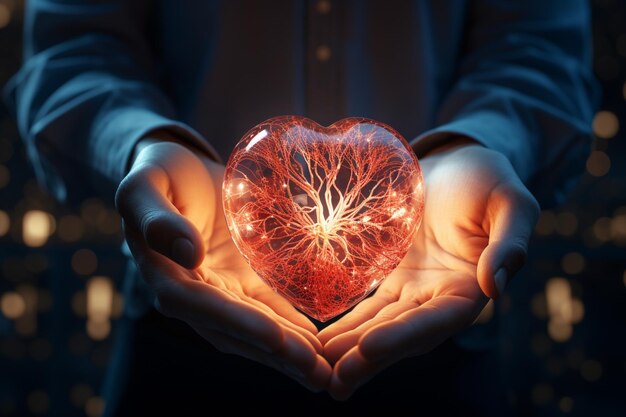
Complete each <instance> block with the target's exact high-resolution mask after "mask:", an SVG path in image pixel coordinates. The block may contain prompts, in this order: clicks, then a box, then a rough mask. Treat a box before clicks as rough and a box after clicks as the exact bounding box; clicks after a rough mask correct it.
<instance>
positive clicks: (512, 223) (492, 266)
mask: <svg viewBox="0 0 626 417" xmlns="http://www.w3.org/2000/svg"><path fill="white" fill-rule="evenodd" d="M487 204H488V207H487V210H486V213H487V219H486V220H487V221H488V225H489V230H488V232H489V244H488V245H487V247H486V248H485V250H484V251H483V253H482V254H481V255H480V258H479V260H478V268H477V276H478V284H479V285H480V288H481V289H482V291H483V292H484V293H485V295H486V296H487V297H490V298H497V297H499V296H500V295H502V293H503V292H504V289H505V287H506V285H507V284H508V282H509V281H510V280H511V278H512V277H513V275H515V274H516V273H517V271H519V269H520V268H521V267H522V266H523V265H524V262H525V261H526V253H527V247H528V241H529V239H530V237H531V235H532V232H533V229H534V227H535V223H536V222H537V217H538V216H539V205H538V204H537V201H536V200H535V199H534V197H533V196H532V195H531V194H530V192H529V191H528V190H527V189H526V188H525V187H524V186H523V185H522V184H521V182H520V183H519V184H514V185H507V186H501V187H498V188H496V189H494V191H493V192H492V194H491V196H490V198H489V201H488V203H487Z"/></svg>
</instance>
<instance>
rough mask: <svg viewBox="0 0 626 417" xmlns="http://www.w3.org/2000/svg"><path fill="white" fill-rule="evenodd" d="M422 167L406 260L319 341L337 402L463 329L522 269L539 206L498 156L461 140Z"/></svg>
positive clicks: (320, 335)
mask: <svg viewBox="0 0 626 417" xmlns="http://www.w3.org/2000/svg"><path fill="white" fill-rule="evenodd" d="M421 166H422V169H423V172H424V178H425V186H426V199H425V210H424V218H423V221H422V225H421V227H420V229H419V231H418V233H417V234H416V237H415V240H414V242H413V245H412V247H411V248H410V250H409V252H408V253H407V255H406V257H405V258H404V259H403V261H402V262H401V263H400V265H399V266H398V268H397V269H396V270H395V271H394V272H393V273H391V274H390V275H389V276H388V277H387V278H386V279H385V280H384V281H383V283H382V284H381V286H380V287H379V288H378V290H377V291H376V292H375V294H374V295H372V296H371V297H369V298H367V299H365V300H364V301H362V302H361V303H360V304H358V305H357V306H356V307H355V308H354V309H353V310H352V311H351V312H350V313H348V314H347V315H346V316H344V317H343V318H341V319H340V320H339V321H337V322H336V323H334V324H332V325H331V326H329V327H328V328H326V329H324V330H323V331H322V332H320V334H319V335H318V337H319V339H320V341H321V342H322V343H324V356H325V357H326V358H327V359H328V360H329V362H330V363H333V364H334V369H333V375H332V378H331V382H330V387H329V390H330V393H331V395H333V396H334V397H336V398H338V399H346V398H348V397H349V396H350V395H352V393H353V392H354V391H355V390H356V389H357V388H358V387H359V386H361V385H362V384H364V383H365V382H367V381H368V380H369V379H371V378H372V377H373V376H374V375H376V374H377V373H378V372H380V371H381V370H383V369H385V368H387V367H389V366H390V365H391V364H393V363H395V362H397V361H399V360H401V359H403V358H406V357H409V356H415V355H420V354H423V353H426V352H428V351H430V350H432V349H433V348H434V347H436V346H437V345H439V344H440V343H442V342H443V341H444V340H446V339H447V338H449V337H450V336H452V335H454V334H455V333H457V332H459V331H461V330H463V329H464V328H466V327H468V326H469V325H471V324H472V323H473V321H474V320H475V318H476V317H477V316H478V314H479V313H480V311H481V310H482V308H483V307H484V306H485V304H486V302H487V300H488V298H487V297H491V298H496V297H497V296H498V295H500V294H502V291H503V290H504V287H505V286H506V284H507V282H508V280H509V279H510V278H511V277H512V276H513V275H514V274H515V273H516V272H517V270H518V269H519V268H520V267H521V266H522V264H523V262H524V259H525V255H526V246H527V242H528V239H529V238H530V236H531V233H532V230H533V227H534V225H535V222H536V220H537V216H538V212H539V208H538V204H537V202H536V201H535V199H534V198H533V196H532V195H531V194H530V192H529V191H528V190H527V189H526V188H525V187H524V185H523V184H522V182H521V181H520V179H519V178H518V176H517V174H516V173H515V172H514V170H513V168H512V166H511V164H510V163H509V161H508V160H507V159H506V158H505V157H504V156H503V155H501V154H499V153H497V152H495V151H492V150H489V149H486V148H484V147H482V146H480V145H477V144H467V143H463V144H461V145H460V146H458V144H457V146H452V147H449V148H446V149H444V150H442V151H439V152H437V153H434V154H432V155H428V156H427V157H425V158H424V159H423V160H422V161H421ZM481 289H482V291H481ZM485 295H486V296H487V297H486V296H485Z"/></svg>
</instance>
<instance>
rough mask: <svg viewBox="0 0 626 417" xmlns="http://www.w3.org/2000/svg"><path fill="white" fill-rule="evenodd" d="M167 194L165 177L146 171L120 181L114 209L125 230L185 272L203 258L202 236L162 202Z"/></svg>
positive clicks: (152, 169) (162, 173) (168, 203)
mask: <svg viewBox="0 0 626 417" xmlns="http://www.w3.org/2000/svg"><path fill="white" fill-rule="evenodd" d="M169 192H170V179H169V177H168V175H167V173H166V172H165V171H163V170H162V169H160V168H156V167H147V168H143V169H140V170H137V171H135V172H131V174H129V175H128V176H127V177H126V178H124V180H123V181H122V182H121V184H120V186H119V187H118V190H117V193H116V195H115V205H116V207H117V210H118V211H119V213H120V215H121V216H122V218H123V219H124V222H125V225H126V227H128V228H130V229H132V230H134V231H135V232H137V233H139V234H140V235H141V236H143V238H144V239H145V241H146V243H147V244H148V246H149V247H150V248H151V249H152V250H155V251H156V252H159V253H160V254H162V255H164V256H166V257H168V258H170V259H171V260H173V261H175V262H177V263H178V264H180V265H182V266H184V267H185V268H190V269H191V268H196V267H197V266H198V265H200V263H202V260H203V258H204V243H203V239H202V236H201V235H200V232H199V231H198V229H197V228H196V227H195V226H194V225H193V223H191V221H189V220H188V219H187V218H186V217H184V216H183V215H181V214H180V212H179V211H178V209H177V208H176V207H175V206H174V205H173V204H172V202H171V201H170V200H169V199H168V198H166V196H167V195H168V194H169Z"/></svg>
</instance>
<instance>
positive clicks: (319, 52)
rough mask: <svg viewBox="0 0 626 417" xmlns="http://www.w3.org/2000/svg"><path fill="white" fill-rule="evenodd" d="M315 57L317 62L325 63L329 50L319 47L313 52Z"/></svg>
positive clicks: (326, 47) (325, 47)
mask: <svg viewBox="0 0 626 417" xmlns="http://www.w3.org/2000/svg"><path fill="white" fill-rule="evenodd" d="M315 57H316V58H317V60H318V61H321V62H326V61H328V60H329V59H330V48H329V47H328V46H326V45H320V46H318V47H317V49H316V50H315Z"/></svg>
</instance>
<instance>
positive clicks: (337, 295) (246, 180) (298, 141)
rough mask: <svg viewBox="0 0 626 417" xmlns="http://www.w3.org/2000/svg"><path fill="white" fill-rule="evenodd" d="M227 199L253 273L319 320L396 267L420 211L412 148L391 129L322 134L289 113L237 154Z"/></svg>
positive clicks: (357, 125) (349, 125)
mask: <svg viewBox="0 0 626 417" xmlns="http://www.w3.org/2000/svg"><path fill="white" fill-rule="evenodd" d="M223 197H224V212H225V214H226V219H227V222H228V226H229V229H230V232H231V234H232V236H233V239H234V241H235V243H236V245H237V247H238V248H239V250H240V251H241V253H242V254H243V255H244V256H245V257H246V259H247V260H248V261H249V262H250V265H251V266H252V268H253V269H254V270H255V271H256V272H257V273H258V274H259V276H260V277H261V278H262V279H263V280H265V281H266V282H267V283H268V284H269V285H270V286H271V287H272V288H274V289H275V290H276V291H278V292H279V293H280V294H282V295H283V296H284V297H286V298H287V299H288V300H289V301H290V302H291V303H292V304H293V305H295V306H296V307H298V308H299V309H300V310H302V311H303V312H305V313H306V314H308V315H310V316H312V317H314V318H316V319H318V320H321V321H326V320H328V319H330V318H332V317H334V316H336V315H338V314H340V313H341V312H343V311H345V310H346V309H348V308H350V307H352V306H353V305H355V304H356V303H358V302H359V301H360V300H362V299H363V298H364V297H365V296H366V295H367V294H369V293H370V292H371V291H373V290H374V289H375V288H376V287H377V286H378V285H379V284H380V283H381V281H382V280H383V279H384V278H385V277H386V276H387V275H388V274H389V273H390V272H391V271H393V270H394V268H395V267H396V266H397V265H398V264H399V263H400V261H401V260H402V258H403V257H404V255H405V254H406V252H407V250H408V248H409V246H410V245H411V242H412V237H413V235H414V233H415V231H416V230H417V228H418V227H419V224H420V222H421V219H422V214H423V209H424V191H423V178H422V173H421V170H420V167H419V164H418V162H417V158H416V157H415V155H414V153H413V151H412V150H411V148H410V147H409V145H408V144H407V143H406V141H405V140H404V139H403V138H402V136H400V135H399V134H398V133H397V132H395V131H394V130H393V129H391V128H389V127H388V126H385V125H383V124H382V123H379V122H375V121H373V120H368V119H357V118H350V119H343V120H341V121H339V122H337V123H335V124H333V125H332V126H330V127H328V128H324V127H322V126H320V125H318V124H317V123H315V122H313V121H311V120H309V119H306V118H302V117H292V116H285V117H279V118H274V119H270V120H268V121H266V122H263V123H261V124H260V125H258V126H256V127H255V128H254V129H252V130H251V131H250V132H248V133H247V134H246V135H245V136H244V137H243V139H242V140H241V141H240V142H239V144H238V145H237V146H236V148H235V150H234V151H233V154H232V156H231V157H230V160H229V162H228V164H227V167H226V174H225V177H224V185H223Z"/></svg>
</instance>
